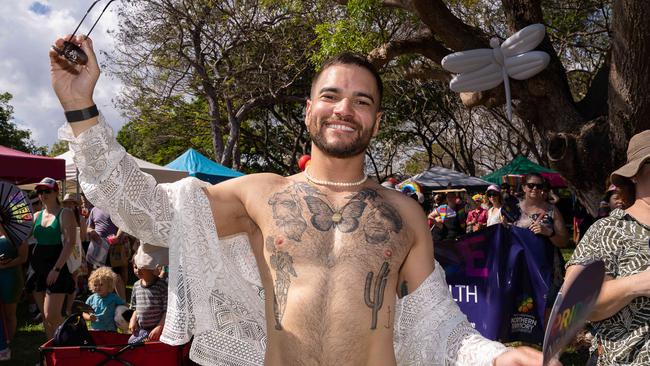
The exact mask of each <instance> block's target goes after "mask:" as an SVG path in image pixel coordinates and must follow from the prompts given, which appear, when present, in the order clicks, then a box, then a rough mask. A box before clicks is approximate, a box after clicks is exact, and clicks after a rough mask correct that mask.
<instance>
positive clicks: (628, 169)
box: [611, 130, 650, 186]
mask: <svg viewBox="0 0 650 366" xmlns="http://www.w3.org/2000/svg"><path fill="white" fill-rule="evenodd" d="M647 160H650V130H645V131H643V132H640V133H637V134H636V135H634V136H632V138H631V139H630V142H629V144H628V145H627V163H626V164H625V165H623V166H622V167H620V168H618V169H617V170H615V171H614V172H613V173H612V175H611V180H612V183H613V184H615V185H617V186H622V185H625V182H626V181H627V180H629V179H630V178H632V177H633V176H635V175H636V174H637V173H638V172H639V169H641V166H642V165H643V163H645V162H646V161H647Z"/></svg>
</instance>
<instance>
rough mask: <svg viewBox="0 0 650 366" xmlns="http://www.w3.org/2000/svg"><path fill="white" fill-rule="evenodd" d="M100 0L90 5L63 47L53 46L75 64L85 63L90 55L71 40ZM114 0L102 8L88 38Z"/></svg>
mask: <svg viewBox="0 0 650 366" xmlns="http://www.w3.org/2000/svg"><path fill="white" fill-rule="evenodd" d="M100 1H101V0H96V1H95V2H93V3H92V5H90V8H88V10H86V14H85V15H84V17H83V18H81V21H80V22H79V24H77V28H75V29H74V32H72V34H71V35H70V37H68V40H67V41H64V42H63V48H58V47H56V46H52V48H53V49H54V50H55V51H56V53H58V54H59V56H63V57H65V59H66V60H68V61H69V62H71V63H73V64H77V65H85V64H87V63H88V55H86V53H85V52H84V51H83V50H82V49H81V47H79V46H77V45H76V44H74V43H72V42H71V41H72V39H73V38H74V35H75V34H76V33H77V30H79V27H80V26H81V24H82V23H83V22H84V20H85V19H86V17H87V16H88V13H90V10H92V8H93V7H94V6H95V4H97V3H98V2H100ZM113 1H115V0H110V1H109V2H108V4H106V6H105V7H104V10H102V12H101V14H99V17H97V20H96V21H95V24H93V26H92V27H91V28H90V30H89V31H88V33H87V34H86V38H87V37H88V36H89V35H90V32H92V31H93V29H95V26H96V25H97V22H99V19H100V18H101V17H102V15H104V12H105V11H106V9H107V8H108V6H109V5H111V3H112V2H113Z"/></svg>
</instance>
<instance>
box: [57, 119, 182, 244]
mask: <svg viewBox="0 0 650 366" xmlns="http://www.w3.org/2000/svg"><path fill="white" fill-rule="evenodd" d="M59 139H61V140H64V141H67V142H68V143H69V147H70V151H71V152H72V154H73V159H74V163H75V165H76V167H77V169H78V170H79V181H80V184H81V188H82V189H83V192H84V194H85V195H86V197H87V198H88V199H89V200H90V202H92V203H93V205H95V206H97V207H99V208H101V209H102V210H104V211H106V212H108V214H109V215H110V216H111V220H112V221H113V222H114V223H115V225H117V226H118V227H119V228H121V229H122V230H124V231H126V232H127V233H129V234H131V235H133V236H135V237H137V238H139V239H141V240H143V241H145V242H148V243H152V244H156V245H160V246H169V231H170V230H169V229H170V224H171V220H172V210H171V205H170V197H169V194H168V190H169V186H170V184H157V183H156V180H155V179H154V178H153V177H152V176H151V175H150V174H147V173H144V172H142V171H141V170H140V168H139V167H138V165H137V163H136V161H135V159H134V158H133V157H132V156H131V155H129V154H127V153H126V150H124V148H123V147H122V146H121V145H120V144H118V142H117V140H115V136H114V133H113V129H112V128H111V127H110V126H108V124H107V123H106V121H105V120H104V118H103V116H102V115H100V117H99V123H98V124H97V125H95V126H93V127H91V128H90V129H88V130H86V131H84V132H83V133H81V134H80V135H79V136H77V137H75V136H74V134H73V132H72V128H71V127H70V126H69V125H68V124H65V125H64V126H62V127H61V128H60V129H59Z"/></svg>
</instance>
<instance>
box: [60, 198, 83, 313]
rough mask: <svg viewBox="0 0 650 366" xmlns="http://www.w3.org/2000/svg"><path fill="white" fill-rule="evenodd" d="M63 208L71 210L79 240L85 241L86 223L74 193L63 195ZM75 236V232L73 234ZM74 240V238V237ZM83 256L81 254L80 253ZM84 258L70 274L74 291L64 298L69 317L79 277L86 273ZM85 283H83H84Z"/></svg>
mask: <svg viewBox="0 0 650 366" xmlns="http://www.w3.org/2000/svg"><path fill="white" fill-rule="evenodd" d="M63 207H65V208H67V209H69V210H71V211H72V212H73V213H74V218H75V223H76V227H78V228H79V229H78V230H79V238H80V241H81V242H82V243H83V242H84V241H86V240H87V239H86V236H87V233H86V230H87V227H88V224H87V223H86V218H85V217H84V216H83V215H82V214H81V207H80V202H79V199H78V195H77V194H76V193H68V194H66V195H65V197H64V198H63ZM75 235H76V232H75ZM75 239H76V237H75ZM73 250H74V249H73ZM82 254H83V253H82ZM85 262H86V258H85V256H84V255H82V258H81V267H79V269H77V270H76V271H74V272H73V273H72V280H73V281H74V284H75V286H74V290H73V291H72V293H69V294H68V295H67V298H66V301H65V303H66V311H65V313H66V314H67V315H70V314H71V313H72V303H73V302H74V299H75V297H76V296H77V293H78V292H79V287H80V286H79V276H80V275H82V274H84V273H85V272H86V268H87V267H86V264H85ZM84 282H85V281H84Z"/></svg>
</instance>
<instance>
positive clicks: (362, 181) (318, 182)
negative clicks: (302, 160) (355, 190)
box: [305, 169, 368, 187]
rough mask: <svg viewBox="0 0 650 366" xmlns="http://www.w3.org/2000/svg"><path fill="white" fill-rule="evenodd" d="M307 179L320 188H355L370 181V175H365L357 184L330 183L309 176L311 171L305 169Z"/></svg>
mask: <svg viewBox="0 0 650 366" xmlns="http://www.w3.org/2000/svg"><path fill="white" fill-rule="evenodd" d="M305 177H307V180H308V181H310V182H312V183H314V184H318V185H319V186H335V187H354V186H358V185H361V184H363V183H365V182H366V180H367V179H368V175H366V174H364V175H363V178H361V179H360V180H358V181H356V182H330V181H328V180H320V179H316V178H314V177H312V176H311V174H309V170H307V169H305Z"/></svg>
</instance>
